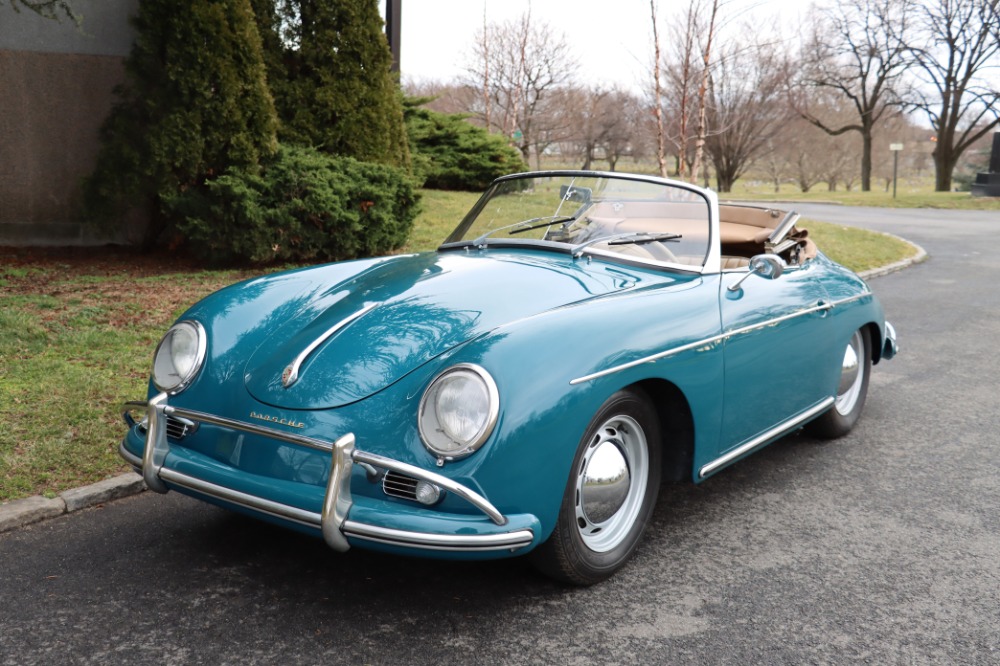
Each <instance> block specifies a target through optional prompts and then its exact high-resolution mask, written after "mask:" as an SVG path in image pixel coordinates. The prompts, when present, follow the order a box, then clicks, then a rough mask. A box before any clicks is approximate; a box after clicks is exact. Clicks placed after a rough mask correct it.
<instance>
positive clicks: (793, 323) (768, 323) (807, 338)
mask: <svg viewBox="0 0 1000 666" xmlns="http://www.w3.org/2000/svg"><path fill="white" fill-rule="evenodd" d="M819 272H820V271H819V269H818V268H817V267H816V265H815V264H813V263H812V262H808V263H806V264H805V265H804V266H801V267H790V268H788V269H786V270H785V272H784V273H783V274H782V275H781V276H779V277H777V278H774V279H769V278H764V277H760V276H758V275H751V276H749V277H748V278H747V279H746V280H745V281H744V282H743V283H742V285H741V286H740V288H738V289H737V290H735V291H730V290H729V289H728V287H729V286H730V285H733V284H734V283H735V282H737V281H738V280H739V278H740V277H743V276H745V275H746V271H733V272H726V273H724V274H723V279H722V281H721V287H720V295H719V301H720V310H721V319H722V330H723V333H724V334H725V335H726V337H725V338H724V342H723V344H724V364H725V380H724V389H723V393H724V395H723V400H724V405H723V424H722V430H721V437H720V445H721V446H720V450H721V452H722V453H725V452H727V451H732V450H734V449H737V448H738V447H741V446H745V445H747V444H748V443H752V442H753V441H754V440H756V439H760V438H761V436H762V435H766V434H767V433H769V432H770V431H772V430H774V429H775V428H779V427H780V426H781V425H782V424H785V423H787V422H788V421H789V420H790V419H794V418H795V417H796V416H799V415H801V414H803V413H804V412H807V411H809V410H810V409H815V408H817V407H818V406H819V405H820V404H821V403H822V402H823V401H824V400H826V399H827V398H829V395H828V390H829V387H826V386H824V374H823V373H821V372H815V371H814V369H815V366H816V363H818V362H819V359H820V358H824V357H828V356H829V355H828V354H826V355H823V354H822V353H821V347H822V345H823V344H824V342H823V340H824V337H825V336H824V335H823V332H824V330H825V329H826V328H827V324H828V323H829V322H827V321H825V320H826V318H827V316H828V307H829V305H828V303H829V298H828V295H827V293H826V291H825V290H824V289H823V286H822V284H821V283H820V281H819V280H818V274H819ZM764 441H766V438H765V439H764ZM752 448H754V447H753V446H750V447H749V448H748V449H747V450H748V451H749V450H752Z"/></svg>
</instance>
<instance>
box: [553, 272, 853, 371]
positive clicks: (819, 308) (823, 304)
mask: <svg viewBox="0 0 1000 666" xmlns="http://www.w3.org/2000/svg"><path fill="white" fill-rule="evenodd" d="M865 296H871V292H865V293H863V294H857V295H855V296H851V297H849V298H843V299H841V300H839V301H832V302H830V301H820V302H819V303H817V304H816V305H814V306H812V307H809V308H806V309H804V310H799V311H798V312H792V313H790V314H786V315H782V316H781V317H775V318H774V319H768V320H767V321H762V322H758V323H756V324H751V325H750V326H744V327H742V328H736V329H733V330H731V331H727V332H725V333H720V334H718V335H713V336H712V337H709V338H703V339H701V340H698V341H696V342H689V343H688V344H685V345H681V346H680V347H673V348H671V349H667V350H666V351H662V352H658V353H656V354H651V355H650V356H644V357H643V358H640V359H636V360H634V361H629V362H628V363H622V364H621V365H616V366H614V367H611V368H608V369H606V370H600V371H598V372H594V373H591V374H589V375H584V376H583V377H577V378H576V379H572V380H570V382H569V383H570V386H575V385H576V384H583V383H584V382H589V381H592V380H594V379H599V378H601V377H606V376H607V375H612V374H614V373H616V372H621V371H622V370H628V369H629V368H634V367H636V366H637V365H642V364H643V363H652V362H653V361H659V360H660V359H662V358H666V357H668V356H673V355H675V354H680V353H681V352H686V351H688V350H691V349H698V348H699V347H705V346H708V345H713V344H715V343H716V342H720V341H722V340H726V339H728V338H734V337H736V336H737V335H743V334H744V333H750V332H752V331H756V330H758V329H761V328H767V327H768V326H773V325H774V324H780V323H781V322H783V321H788V320H789V319H795V318H797V317H803V316H805V315H810V314H813V313H815V312H823V311H825V310H832V309H833V308H835V307H837V306H838V305H844V304H845V303H850V302H851V301H856V300H859V299H861V298H864V297H865Z"/></svg>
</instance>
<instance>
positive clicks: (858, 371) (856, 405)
mask: <svg viewBox="0 0 1000 666" xmlns="http://www.w3.org/2000/svg"><path fill="white" fill-rule="evenodd" d="M871 349H872V343H871V335H870V334H869V333H868V329H867V328H859V329H858V330H857V331H855V332H854V335H852V336H851V339H850V341H849V342H848V343H847V348H846V349H844V360H843V363H842V365H841V369H840V385H839V386H838V387H837V396H836V398H834V402H833V406H832V407H830V409H829V410H827V411H826V412H824V413H823V415H822V416H820V417H819V418H817V419H816V420H815V421H813V422H812V423H810V424H809V425H808V426H807V428H806V429H807V431H808V432H809V433H810V434H812V435H815V436H816V437H821V438H823V439H835V438H837V437H843V436H844V435H846V434H847V433H849V432H850V431H851V428H853V427H854V424H855V423H857V422H858V419H859V418H861V410H862V409H863V408H864V406H865V397H866V396H867V395H868V377H869V375H871V369H872V352H871Z"/></svg>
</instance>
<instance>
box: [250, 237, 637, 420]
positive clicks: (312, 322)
mask: <svg viewBox="0 0 1000 666" xmlns="http://www.w3.org/2000/svg"><path fill="white" fill-rule="evenodd" d="M635 283H636V278H635V276H633V275H631V274H630V273H629V272H628V271H627V270H621V269H613V268H608V267H602V266H600V265H597V264H595V265H593V266H587V265H586V264H584V263H582V262H574V261H572V260H571V259H570V258H569V257H568V256H567V257H566V258H565V259H563V258H562V257H561V256H558V257H553V256H552V255H551V253H538V254H533V253H524V252H522V253H514V252H511V253H502V252H496V251H490V252H488V253H487V252H482V253H480V252H476V253H461V252H442V253H436V254H425V255H412V256H406V257H399V258H395V259H391V260H389V261H384V262H380V263H378V264H375V265H372V266H369V267H367V268H366V269H365V270H362V271H361V272H359V273H357V274H356V275H354V276H352V277H351V278H349V279H347V280H342V281H340V282H338V283H337V284H336V285H334V286H332V287H330V288H326V289H321V290H319V291H317V292H316V293H315V294H314V296H312V297H311V298H310V299H309V301H308V303H307V304H306V305H305V306H304V307H302V308H301V309H299V310H298V311H297V312H296V313H295V314H293V315H291V316H290V317H288V318H287V319H286V320H285V321H283V322H279V323H276V324H275V325H273V328H272V330H271V331H270V332H269V333H268V335H267V336H266V337H265V339H264V341H263V344H261V345H260V346H259V347H258V348H257V350H256V351H255V352H254V353H253V355H252V356H251V357H250V359H249V362H248V364H247V368H246V372H245V373H244V378H245V382H246V387H247V389H248V390H249V392H250V393H251V395H253V397H254V398H256V399H257V400H259V401H261V402H264V403H267V404H270V405H274V406H277V407H282V408H288V409H324V408H332V407H338V406H341V405H346V404H349V403H352V402H355V401H358V400H361V399H363V398H365V397H367V396H369V395H371V394H373V393H375V392H377V391H379V390H381V389H383V388H385V387H386V386H389V385H390V384H392V383H394V382H396V381H397V380H399V379H400V378H401V377H403V376H404V375H406V374H407V373H409V372H411V371H412V370H414V369H416V368H418V367H420V366H421V365H423V364H424V363H426V362H427V361H429V360H431V359H432V358H434V357H435V356H438V355H439V354H442V353H444V352H445V351H447V350H448V349H451V348H453V347H454V346H456V345H459V344H461V343H463V342H465V341H467V340H470V339H472V338H475V337H477V336H480V335H482V334H484V333H486V332H488V331H491V330H493V329H495V328H497V327H498V326H501V325H503V324H505V323H508V322H512V321H516V320H518V319H523V318H525V317H530V316H532V315H536V314H539V313H541V312H545V311H547V310H551V309H553V308H558V307H561V306H565V305H568V304H571V303H575V302H579V301H582V300H589V299H591V298H595V297H598V296H602V295H606V294H608V293H611V292H614V291H618V290H621V289H625V288H628V287H630V286H632V285H634V284H635ZM296 358H301V363H300V365H299V367H298V373H297V375H298V378H297V379H296V380H295V381H294V383H290V385H288V386H286V385H285V384H287V383H289V382H288V381H287V379H286V381H284V382H283V378H282V375H283V374H284V373H286V369H288V368H289V366H290V365H291V364H293V361H294V360H295V359H296Z"/></svg>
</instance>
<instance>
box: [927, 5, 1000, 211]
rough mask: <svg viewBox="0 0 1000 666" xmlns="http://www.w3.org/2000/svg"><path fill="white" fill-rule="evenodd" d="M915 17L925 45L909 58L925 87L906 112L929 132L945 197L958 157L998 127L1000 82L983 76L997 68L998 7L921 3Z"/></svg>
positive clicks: (936, 177) (938, 182)
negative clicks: (920, 116) (914, 113)
mask: <svg viewBox="0 0 1000 666" xmlns="http://www.w3.org/2000/svg"><path fill="white" fill-rule="evenodd" d="M916 16H917V22H918V26H919V28H920V29H921V32H922V36H923V40H924V43H922V44H919V45H918V44H913V46H912V48H911V53H912V54H913V58H914V61H915V62H916V65H917V67H916V68H915V70H916V73H917V76H918V77H919V78H920V79H921V80H922V82H923V83H924V84H925V85H924V87H923V89H918V90H917V91H915V93H914V101H913V103H912V104H911V106H912V108H914V109H918V110H920V111H923V112H924V113H926V114H927V118H928V119H929V120H930V122H931V125H932V126H933V128H934V132H935V134H936V136H937V144H936V145H935V147H934V152H933V153H932V156H933V158H934V187H935V189H936V190H937V191H939V192H947V191H948V190H950V189H951V178H952V174H953V173H954V171H955V165H956V164H957V163H958V160H959V159H960V158H961V156H962V153H964V152H965V151H966V150H967V149H968V148H969V146H971V145H972V144H974V143H975V142H976V141H977V140H978V139H980V138H981V137H983V136H984V135H986V134H987V133H988V132H989V131H990V130H992V129H993V128H995V127H997V126H998V125H1000V81H998V80H997V79H996V78H993V80H992V81H991V80H989V79H987V78H986V76H984V75H985V74H986V70H987V69H988V68H991V67H996V66H998V65H1000V2H998V0H961V2H959V1H957V0H925V2H923V3H922V4H921V5H920V6H919V8H918V9H917V14H916Z"/></svg>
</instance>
